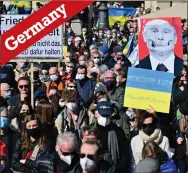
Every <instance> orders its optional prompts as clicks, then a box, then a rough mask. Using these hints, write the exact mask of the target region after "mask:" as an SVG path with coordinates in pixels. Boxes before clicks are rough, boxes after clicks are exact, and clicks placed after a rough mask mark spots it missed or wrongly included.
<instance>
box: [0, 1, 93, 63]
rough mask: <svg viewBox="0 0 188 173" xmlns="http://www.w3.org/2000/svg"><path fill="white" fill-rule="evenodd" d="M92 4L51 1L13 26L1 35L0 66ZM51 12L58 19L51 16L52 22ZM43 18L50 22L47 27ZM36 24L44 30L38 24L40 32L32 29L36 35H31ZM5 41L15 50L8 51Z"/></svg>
mask: <svg viewBox="0 0 188 173" xmlns="http://www.w3.org/2000/svg"><path fill="white" fill-rule="evenodd" d="M93 2H94V0H90V1H77V0H74V1H64V0H61V1H59V0H52V1H50V2H49V3H48V4H47V5H45V6H44V7H43V8H41V9H39V10H38V11H36V12H35V13H33V14H32V15H30V16H28V17H27V18H26V19H24V20H23V21H22V22H20V23H19V24H17V25H16V26H14V27H13V28H11V29H10V30H8V31H7V32H6V33H4V34H3V35H1V38H0V41H1V45H0V46H1V51H0V66H2V65H4V64H6V63H7V62H8V61H10V60H11V59H13V58H15V57H16V56H17V55H19V54H20V53H21V52H23V51H24V50H25V49H27V48H28V47H30V46H32V45H33V44H34V43H35V42H37V41H39V40H40V39H41V38H43V37H44V36H46V35H47V34H48V33H50V32H51V31H53V30H54V29H56V28H57V27H58V26H60V25H62V24H63V23H64V22H66V21H67V20H69V19H71V18H72V17H73V16H74V15H76V14H77V13H79V12H80V11H81V10H83V9H84V8H86V7H87V6H89V5H90V4H92V3H93ZM63 4H64V9H65V12H66V16H67V17H65V18H64V16H65V15H64V14H62V13H61V12H60V10H62V9H63ZM58 7H60V10H57V8H58ZM73 7H74V8H73ZM52 11H53V12H57V14H58V15H59V16H60V17H59V18H57V15H53V16H55V18H54V20H53V18H51V17H50V16H48V15H49V13H51V12H52ZM62 11H63V10H62ZM44 17H48V18H49V19H50V22H52V23H51V24H49V25H48V26H47V24H45V25H43V24H44V21H47V20H44ZM42 19H43V20H42ZM45 19H46V18H45ZM55 19H56V20H55ZM37 22H40V23H41V24H42V26H43V27H44V28H43V29H41V28H42V27H41V25H39V24H40V23H38V26H40V27H38V28H39V29H40V31H38V33H37V32H36V31H37V30H35V29H34V31H35V32H36V34H35V35H34V34H33V33H34V32H33V30H31V28H30V27H32V26H34V25H36V23H37ZM46 23H47V22H46ZM29 28H30V29H29ZM28 29H29V30H28ZM24 31H25V32H24ZM20 34H22V35H20ZM32 35H33V36H32ZM18 36H19V37H18ZM8 38H12V40H9V41H8V40H7V39H8ZM17 38H18V39H17ZM16 40H20V41H19V42H22V43H18V42H16ZM6 41H7V42H8V43H9V46H11V47H16V44H17V43H18V46H17V48H15V49H14V50H10V49H9V48H7V47H6V45H5V42H6ZM24 41H25V42H24ZM12 49H13V48H12Z"/></svg>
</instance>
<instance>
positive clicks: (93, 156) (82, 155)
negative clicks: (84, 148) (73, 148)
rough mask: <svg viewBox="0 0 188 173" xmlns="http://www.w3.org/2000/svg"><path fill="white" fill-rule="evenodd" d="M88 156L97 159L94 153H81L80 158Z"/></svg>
mask: <svg viewBox="0 0 188 173" xmlns="http://www.w3.org/2000/svg"><path fill="white" fill-rule="evenodd" d="M86 156H87V158H88V159H91V160H95V155H92V154H82V153H81V154H80V158H81V159H82V158H85V157H86Z"/></svg>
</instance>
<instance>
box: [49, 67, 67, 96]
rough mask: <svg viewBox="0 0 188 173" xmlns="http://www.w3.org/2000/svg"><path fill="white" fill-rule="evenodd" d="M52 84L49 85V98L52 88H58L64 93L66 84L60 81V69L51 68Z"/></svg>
mask: <svg viewBox="0 0 188 173" xmlns="http://www.w3.org/2000/svg"><path fill="white" fill-rule="evenodd" d="M49 75H50V80H51V81H50V82H48V83H47V86H46V87H47V93H46V94H47V96H48V95H49V90H50V87H53V86H55V87H57V88H58V91H59V92H62V91H63V89H64V84H63V82H62V81H61V79H60V76H59V72H58V69H57V68H56V67H51V68H50V69H49Z"/></svg>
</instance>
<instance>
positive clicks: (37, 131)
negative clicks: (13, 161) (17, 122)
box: [27, 127, 40, 139]
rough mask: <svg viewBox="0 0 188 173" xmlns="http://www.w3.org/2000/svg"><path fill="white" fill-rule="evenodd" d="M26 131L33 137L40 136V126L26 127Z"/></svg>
mask: <svg viewBox="0 0 188 173" xmlns="http://www.w3.org/2000/svg"><path fill="white" fill-rule="evenodd" d="M27 133H28V135H29V136H31V137H33V138H34V139H38V138H39V136H40V128H39V127H36V128H34V129H27Z"/></svg>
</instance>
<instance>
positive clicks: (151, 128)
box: [143, 124, 155, 136]
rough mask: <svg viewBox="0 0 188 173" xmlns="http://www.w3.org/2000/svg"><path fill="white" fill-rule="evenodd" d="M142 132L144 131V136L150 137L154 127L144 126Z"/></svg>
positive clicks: (151, 125)
mask: <svg viewBox="0 0 188 173" xmlns="http://www.w3.org/2000/svg"><path fill="white" fill-rule="evenodd" d="M143 131H144V133H145V134H147V135H148V136H150V135H152V134H153V132H154V131H155V127H154V126H153V124H145V127H144V128H143Z"/></svg>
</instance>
